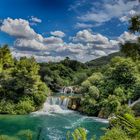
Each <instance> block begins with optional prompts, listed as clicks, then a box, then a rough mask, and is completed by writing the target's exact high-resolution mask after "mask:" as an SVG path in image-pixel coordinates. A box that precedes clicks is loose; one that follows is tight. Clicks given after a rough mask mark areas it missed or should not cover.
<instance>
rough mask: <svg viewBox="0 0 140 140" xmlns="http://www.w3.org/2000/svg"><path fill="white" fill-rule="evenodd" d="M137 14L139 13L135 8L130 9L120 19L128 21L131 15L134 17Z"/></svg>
mask: <svg viewBox="0 0 140 140" xmlns="http://www.w3.org/2000/svg"><path fill="white" fill-rule="evenodd" d="M136 14H137V12H136V11H135V10H130V11H129V12H128V13H127V14H126V15H124V16H122V17H121V18H120V21H121V22H128V21H129V20H130V19H131V17H133V16H134V15H136Z"/></svg>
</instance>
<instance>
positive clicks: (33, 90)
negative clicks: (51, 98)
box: [0, 45, 49, 114]
mask: <svg viewBox="0 0 140 140" xmlns="http://www.w3.org/2000/svg"><path fill="white" fill-rule="evenodd" d="M38 71H39V65H38V64H37V62H36V61H35V59H34V58H26V57H24V58H20V60H16V59H14V58H13V57H12V55H11V52H10V50H9V48H8V46H6V45H5V46H3V47H1V48H0V113H1V114H27V113H30V112H33V111H35V110H37V109H39V108H40V107H41V106H42V104H43V103H44V101H45V100H46V96H47V95H48V94H49V89H48V87H47V86H46V85H45V84H44V83H43V82H42V81H41V79H40V76H39V75H38Z"/></svg>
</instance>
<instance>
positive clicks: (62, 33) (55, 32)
mask: <svg viewBox="0 0 140 140" xmlns="http://www.w3.org/2000/svg"><path fill="white" fill-rule="evenodd" d="M51 35H53V36H56V37H61V38H63V37H65V33H64V32H62V31H54V32H51Z"/></svg>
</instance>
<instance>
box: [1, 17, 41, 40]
mask: <svg viewBox="0 0 140 140" xmlns="http://www.w3.org/2000/svg"><path fill="white" fill-rule="evenodd" d="M0 30H1V31H3V32H5V33H7V34H9V35H11V36H15V37H17V38H27V39H36V40H39V41H42V39H43V37H42V36H41V35H40V34H37V33H36V32H35V31H34V30H33V29H32V28H31V27H30V25H29V22H28V21H27V20H24V19H12V18H7V19H4V21H3V23H2V26H1V27H0Z"/></svg>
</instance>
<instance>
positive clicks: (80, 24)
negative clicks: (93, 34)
mask: <svg viewBox="0 0 140 140" xmlns="http://www.w3.org/2000/svg"><path fill="white" fill-rule="evenodd" d="M92 27H93V24H87V23H79V22H78V23H76V25H75V28H77V29H80V28H92Z"/></svg>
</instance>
